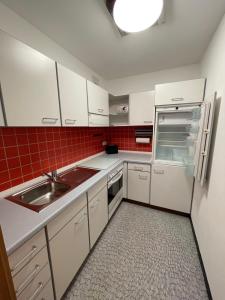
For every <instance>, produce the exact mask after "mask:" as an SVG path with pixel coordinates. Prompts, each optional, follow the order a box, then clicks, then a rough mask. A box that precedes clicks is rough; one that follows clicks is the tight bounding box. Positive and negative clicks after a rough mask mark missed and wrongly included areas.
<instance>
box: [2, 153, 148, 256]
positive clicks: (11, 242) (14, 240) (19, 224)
mask: <svg viewBox="0 0 225 300" xmlns="http://www.w3.org/2000/svg"><path fill="white" fill-rule="evenodd" d="M151 160H152V155H151V153H139V152H137V153H134V152H132V153H131V152H119V153H118V154H110V155H108V154H102V155H100V156H97V157H95V158H92V159H90V160H87V161H86V162H85V163H82V164H81V165H82V166H84V165H85V164H86V166H88V164H89V167H90V165H92V166H95V165H99V166H101V168H100V169H102V170H101V171H100V172H98V173H97V174H96V175H94V176H93V177H91V178H90V179H88V180H87V181H85V182H84V183H82V184H81V185H79V186H78V187H77V188H75V189H74V190H72V191H70V192H69V193H68V194H66V195H65V196H63V197H61V198H60V199H58V200H57V201H55V202H54V203H52V204H51V205H49V206H47V207H46V208H44V209H43V210H42V211H41V212H39V213H37V212H34V211H32V210H30V209H28V208H25V207H23V206H20V205H17V204H15V203H12V202H10V201H8V200H5V199H0V224H1V227H2V231H3V236H4V240H5V245H6V251H7V253H8V254H11V253H12V252H13V251H14V250H15V249H16V248H18V247H19V246H21V245H22V244H23V243H24V242H25V241H26V240H28V239H29V238H30V237H32V235H34V234H35V233H36V232H38V231H39V230H40V229H42V228H43V227H44V226H45V225H46V224H47V223H48V222H49V221H50V220H51V219H53V218H55V217H56V216H57V215H58V214H59V213H60V212H61V211H62V210H63V209H65V208H66V207H67V206H68V205H70V204H71V203H72V202H73V201H76V199H77V198H78V197H79V196H80V195H82V194H83V193H85V192H86V191H87V190H89V189H90V188H91V187H92V186H93V185H95V184H96V183H97V182H98V181H99V180H100V179H102V178H103V177H104V176H107V174H108V173H109V172H110V171H111V170H112V169H114V168H115V167H116V166H118V165H119V164H120V163H122V162H136V163H144V164H150V163H151ZM78 165H79V164H78Z"/></svg>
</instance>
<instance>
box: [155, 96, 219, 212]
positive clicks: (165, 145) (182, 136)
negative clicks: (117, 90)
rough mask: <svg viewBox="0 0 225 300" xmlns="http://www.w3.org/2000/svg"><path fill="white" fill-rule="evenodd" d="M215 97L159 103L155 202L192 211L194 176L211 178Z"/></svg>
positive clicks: (201, 180)
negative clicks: (193, 101) (208, 171)
mask: <svg viewBox="0 0 225 300" xmlns="http://www.w3.org/2000/svg"><path fill="white" fill-rule="evenodd" d="M215 98H216V95H213V96H212V97H209V98H208V99H207V100H206V101H204V102H202V103H196V104H193V103H190V104H185V105H181V104H179V105H167V106H156V108H155V143H154V149H153V157H154V160H153V169H152V184H151V186H152V188H151V200H150V201H151V204H152V205H155V206H160V207H165V208H168V209H172V210H177V211H181V212H184V213H190V209H191V200H192V191H193V183H194V180H197V181H199V182H200V184H201V185H204V184H205V182H206V179H207V164H208V159H209V153H210V141H211V134H212V126H213V118H214V109H215Z"/></svg>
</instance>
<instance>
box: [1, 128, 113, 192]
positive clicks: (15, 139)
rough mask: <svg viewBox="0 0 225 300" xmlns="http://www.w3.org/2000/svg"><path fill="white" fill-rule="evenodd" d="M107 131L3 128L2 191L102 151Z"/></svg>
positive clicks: (98, 129) (101, 129)
mask: <svg viewBox="0 0 225 300" xmlns="http://www.w3.org/2000/svg"><path fill="white" fill-rule="evenodd" d="M106 134H107V131H106V128H56V127H53V128H50V127H47V128H0V191H3V190H5V189H8V188H10V187H12V186H15V185H18V184H20V183H22V182H25V181H28V180H30V179H32V178H35V177H38V176H40V175H41V174H42V173H43V172H49V171H51V170H54V169H58V168H60V167H63V166H65V165H68V164H71V163H73V162H75V161H78V160H81V159H83V158H85V157H88V156H90V155H94V154H96V153H98V152H101V151H103V146H102V141H104V140H106Z"/></svg>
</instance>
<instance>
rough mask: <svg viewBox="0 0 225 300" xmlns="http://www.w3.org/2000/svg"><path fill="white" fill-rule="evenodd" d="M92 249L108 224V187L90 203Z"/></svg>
mask: <svg viewBox="0 0 225 300" xmlns="http://www.w3.org/2000/svg"><path fill="white" fill-rule="evenodd" d="M88 210H89V227H90V242H91V248H92V247H93V246H94V244H95V242H96V241H97V239H98V237H99V236H100V234H101V233H102V231H103V229H104V228H105V226H106V224H107V222H108V202H107V186H105V187H104V188H103V189H102V190H101V191H100V192H98V193H97V195H96V196H94V197H93V198H92V199H90V201H88Z"/></svg>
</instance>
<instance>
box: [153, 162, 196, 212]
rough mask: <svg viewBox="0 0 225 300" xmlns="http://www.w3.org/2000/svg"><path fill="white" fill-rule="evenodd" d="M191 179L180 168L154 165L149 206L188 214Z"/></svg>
mask: <svg viewBox="0 0 225 300" xmlns="http://www.w3.org/2000/svg"><path fill="white" fill-rule="evenodd" d="M192 187H193V177H189V176H187V175H186V168H185V167H182V166H173V165H164V164H154V165H153V166H152V177H151V200H150V204H151V205H155V206H158V207H163V208H167V209H171V210H176V211H180V212H184V213H190V209H191V198H192Z"/></svg>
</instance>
